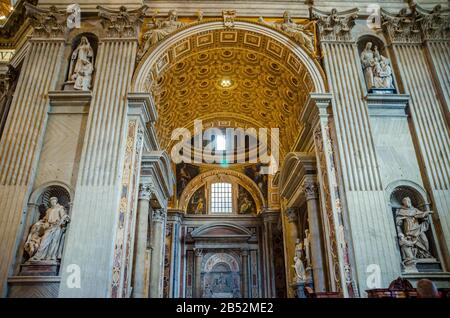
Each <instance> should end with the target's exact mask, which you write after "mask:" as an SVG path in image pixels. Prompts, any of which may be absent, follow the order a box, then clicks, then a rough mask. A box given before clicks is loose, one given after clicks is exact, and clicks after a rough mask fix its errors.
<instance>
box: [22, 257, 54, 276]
mask: <svg viewBox="0 0 450 318" xmlns="http://www.w3.org/2000/svg"><path fill="white" fill-rule="evenodd" d="M59 266H60V263H59V262H58V261H28V262H26V263H24V264H22V265H20V276H58V273H59Z"/></svg>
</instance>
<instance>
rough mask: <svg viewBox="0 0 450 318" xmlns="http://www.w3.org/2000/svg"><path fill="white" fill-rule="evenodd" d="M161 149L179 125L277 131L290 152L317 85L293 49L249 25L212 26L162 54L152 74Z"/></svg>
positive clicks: (283, 150)
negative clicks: (200, 123) (246, 28)
mask: <svg viewBox="0 0 450 318" xmlns="http://www.w3.org/2000/svg"><path fill="white" fill-rule="evenodd" d="M150 76H151V78H152V80H151V82H152V83H153V85H152V87H151V90H152V91H153V95H154V97H155V100H156V104H157V108H158V114H159V120H158V122H157V124H156V129H157V131H158V135H159V136H158V137H159V140H160V142H161V146H162V148H165V149H168V148H170V145H171V143H170V136H171V133H172V131H173V130H174V129H175V128H178V127H187V128H192V126H193V122H194V120H195V119H202V120H203V124H204V126H215V127H243V128H248V127H254V128H258V127H266V128H280V140H281V149H280V152H281V153H282V154H283V153H286V152H288V151H289V148H290V147H291V145H292V144H293V143H294V142H295V140H296V137H297V134H298V131H299V126H300V124H299V121H298V118H299V115H300V112H301V108H302V107H303V105H304V103H305V101H306V98H307V96H308V94H309V92H311V91H312V90H313V87H314V85H313V83H312V80H311V77H310V75H309V74H308V72H307V71H306V69H305V68H304V66H303V64H302V63H301V62H300V61H299V60H298V59H297V58H296V56H294V55H293V54H292V52H291V51H290V50H289V49H288V48H286V47H284V46H283V45H281V44H280V43H279V42H276V41H274V40H272V39H270V38H268V37H265V36H263V35H260V34H257V33H253V32H249V31H244V30H226V29H224V30H215V31H210V32H204V33H200V34H197V35H194V36H191V37H189V38H187V39H184V40H182V41H180V42H178V43H176V44H175V45H174V46H172V47H171V48H170V49H169V50H167V52H166V54H164V55H163V56H162V57H161V58H160V60H159V61H158V62H157V63H156V64H155V67H154V68H153V70H152V72H151V74H150Z"/></svg>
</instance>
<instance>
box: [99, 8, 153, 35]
mask: <svg viewBox="0 0 450 318" xmlns="http://www.w3.org/2000/svg"><path fill="white" fill-rule="evenodd" d="M97 9H98V11H99V13H98V15H99V16H100V17H101V18H102V25H103V27H104V28H105V30H106V31H107V33H108V35H109V36H118V37H123V36H134V35H135V32H136V28H137V26H138V25H140V24H141V23H142V22H143V21H144V20H143V18H144V16H145V11H146V10H147V6H142V7H140V8H139V9H135V10H127V8H126V7H124V6H121V7H120V8H119V11H116V10H111V9H107V8H104V7H102V6H97Z"/></svg>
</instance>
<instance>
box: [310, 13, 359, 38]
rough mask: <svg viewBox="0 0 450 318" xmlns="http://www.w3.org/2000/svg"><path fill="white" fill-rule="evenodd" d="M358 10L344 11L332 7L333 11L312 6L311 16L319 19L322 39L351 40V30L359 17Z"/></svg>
mask: <svg viewBox="0 0 450 318" xmlns="http://www.w3.org/2000/svg"><path fill="white" fill-rule="evenodd" d="M357 12H358V9H351V10H347V11H342V12H338V11H337V10H336V9H332V10H331V12H325V11H321V10H318V9H316V8H312V9H311V18H313V19H316V20H317V25H318V26H319V33H320V37H321V39H322V40H334V41H339V40H349V39H350V38H351V37H350V31H351V29H352V28H353V26H354V25H355V20H356V18H357V17H358V14H357Z"/></svg>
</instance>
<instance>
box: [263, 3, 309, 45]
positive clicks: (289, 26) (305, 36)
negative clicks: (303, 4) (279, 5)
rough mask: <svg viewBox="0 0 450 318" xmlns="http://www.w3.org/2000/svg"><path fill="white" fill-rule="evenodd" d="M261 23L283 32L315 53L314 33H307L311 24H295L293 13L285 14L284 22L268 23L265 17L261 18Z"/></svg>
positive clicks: (287, 12) (286, 12)
mask: <svg viewBox="0 0 450 318" xmlns="http://www.w3.org/2000/svg"><path fill="white" fill-rule="evenodd" d="M259 22H260V23H264V24H267V25H269V26H271V27H273V28H275V29H278V30H280V31H283V32H284V33H286V34H287V35H289V36H290V37H291V38H293V39H294V40H295V41H297V42H298V43H300V44H303V45H304V46H305V47H306V48H307V49H308V50H309V51H311V52H313V51H314V35H313V33H312V32H310V31H307V28H308V26H309V24H307V25H302V24H297V23H295V22H294V21H292V18H291V13H290V12H289V11H285V12H284V14H283V22H274V23H271V22H266V21H264V19H263V17H259ZM310 23H312V22H310Z"/></svg>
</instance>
